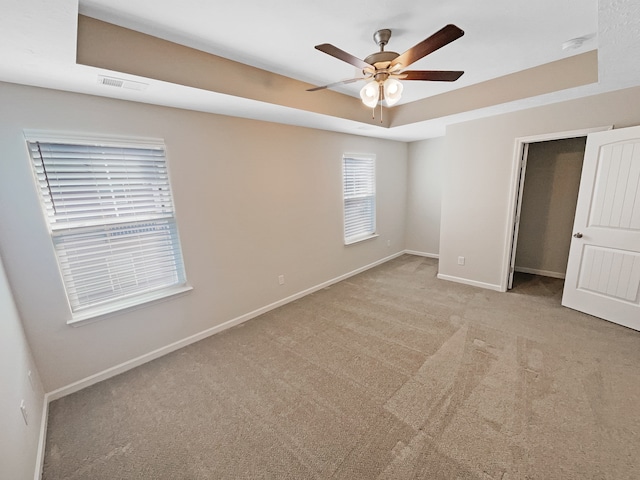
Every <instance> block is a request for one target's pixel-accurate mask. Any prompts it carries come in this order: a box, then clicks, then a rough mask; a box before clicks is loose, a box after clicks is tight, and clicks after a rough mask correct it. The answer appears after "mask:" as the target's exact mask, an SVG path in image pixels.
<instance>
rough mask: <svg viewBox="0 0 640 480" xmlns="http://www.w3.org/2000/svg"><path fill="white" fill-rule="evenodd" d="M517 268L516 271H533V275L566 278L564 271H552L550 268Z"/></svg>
mask: <svg viewBox="0 0 640 480" xmlns="http://www.w3.org/2000/svg"><path fill="white" fill-rule="evenodd" d="M515 270H516V272H522V273H531V274H533V275H542V276H543V277H552V278H562V279H564V277H565V274H564V273H560V272H551V271H549V270H538V269H536V268H527V267H516V268H515Z"/></svg>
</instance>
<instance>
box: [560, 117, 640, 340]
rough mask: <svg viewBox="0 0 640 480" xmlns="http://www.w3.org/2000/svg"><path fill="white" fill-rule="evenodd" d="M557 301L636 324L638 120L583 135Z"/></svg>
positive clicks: (639, 306)
mask: <svg viewBox="0 0 640 480" xmlns="http://www.w3.org/2000/svg"><path fill="white" fill-rule="evenodd" d="M562 304H563V305H564V306H565V307H569V308H573V309H575V310H579V311H581V312H585V313H588V314H591V315H594V316H596V317H600V318H604V319H605V320H609V321H611V322H615V323H618V324H620V325H624V326H626V327H630V328H633V329H635V330H640V126H638V127H631V128H623V129H620V130H609V131H606V132H598V133H592V134H590V135H589V136H588V138H587V148H586V151H585V156H584V164H583V167H582V177H581V180H580V193H579V194H578V205H577V208H576V217H575V221H574V224H573V239H572V242H571V248H570V250H569V263H568V265H567V274H566V279H565V286H564V294H563V297H562Z"/></svg>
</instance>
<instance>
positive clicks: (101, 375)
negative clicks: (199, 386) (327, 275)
mask: <svg viewBox="0 0 640 480" xmlns="http://www.w3.org/2000/svg"><path fill="white" fill-rule="evenodd" d="M404 253H405V252H404V251H401V252H398V253H395V254H393V255H390V256H388V257H385V258H383V259H381V260H378V261H375V262H373V263H370V264H369V265H365V266H364V267H360V268H357V269H356V270H353V271H351V272H348V273H345V274H343V275H340V276H338V277H335V278H332V279H331V280H327V281H326V282H322V283H320V284H318V285H316V286H314V287H311V288H307V289H306V290H302V291H301V292H298V293H295V294H293V295H291V296H289V297H286V298H283V299H282V300H278V301H277V302H274V303H271V304H269V305H266V306H264V307H262V308H259V309H257V310H254V311H252V312H249V313H246V314H244V315H240V316H239V317H236V318H233V319H231V320H228V321H226V322H224V323H221V324H220V325H216V326H215V327H211V328H208V329H207V330H204V331H202V332H200V333H196V334H195V335H191V336H189V337H187V338H184V339H182V340H178V341H177V342H174V343H171V344H170V345H166V346H164V347H160V348H158V349H156V350H153V351H151V352H148V353H145V354H143V355H140V356H139V357H136V358H133V359H131V360H127V361H126V362H123V363H121V364H119V365H115V366H113V367H111V368H108V369H106V370H103V371H102V372H98V373H96V374H94V375H90V376H88V377H86V378H83V379H81V380H78V381H77V382H73V383H71V384H69V385H66V386H64V387H61V388H58V389H56V390H53V391H51V392H49V393H47V394H46V396H45V399H46V400H47V401H48V402H52V401H54V400H57V399H58V398H62V397H64V396H66V395H70V394H72V393H74V392H77V391H79V390H82V389H83V388H87V387H89V386H91V385H93V384H95V383H98V382H101V381H103V380H106V379H108V378H111V377H114V376H116V375H118V374H120V373H124V372H126V371H127V370H131V369H132V368H135V367H138V366H140V365H142V364H144V363H147V362H150V361H151V360H155V359H156V358H159V357H162V356H164V355H167V354H168V353H171V352H173V351H175V350H178V349H180V348H183V347H186V346H187V345H191V344H192V343H195V342H198V341H200V340H203V339H205V338H207V337H210V336H211V335H215V334H216V333H219V332H222V331H223V330H227V329H228V328H231V327H234V326H236V325H239V324H241V323H243V322H246V321H247V320H251V319H252V318H255V317H257V316H259V315H262V314H263V313H267V312H268V311H270V310H273V309H275V308H278V307H281V306H282V305H286V304H287V303H290V302H293V301H295V300H298V299H299V298H302V297H304V296H306V295H309V294H311V293H314V292H317V291H318V290H321V289H323V288H326V287H328V286H330V285H333V284H334V283H338V282H341V281H342V280H345V279H347V278H349V277H352V276H354V275H357V274H359V273H362V272H364V271H366V270H369V269H370V268H373V267H376V266H378V265H381V264H383V263H385V262H388V261H389V260H393V259H394V258H397V257H399V256H401V255H404Z"/></svg>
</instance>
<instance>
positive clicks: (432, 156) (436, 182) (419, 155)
mask: <svg viewBox="0 0 640 480" xmlns="http://www.w3.org/2000/svg"><path fill="white" fill-rule="evenodd" d="M443 156H444V137H441V138H433V139H429V140H423V141H420V142H413V143H410V144H409V163H408V169H407V175H408V178H407V222H406V225H407V227H406V228H407V230H406V247H407V250H409V251H411V252H415V253H420V254H423V255H427V256H434V257H437V256H438V252H439V251H440V198H441V196H442V163H443Z"/></svg>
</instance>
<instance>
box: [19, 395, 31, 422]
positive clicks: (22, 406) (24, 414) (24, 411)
mask: <svg viewBox="0 0 640 480" xmlns="http://www.w3.org/2000/svg"><path fill="white" fill-rule="evenodd" d="M20 412H21V413H22V418H24V424H25V425H29V418H28V414H27V406H26V405H25V403H24V400H22V401H21V402H20Z"/></svg>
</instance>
